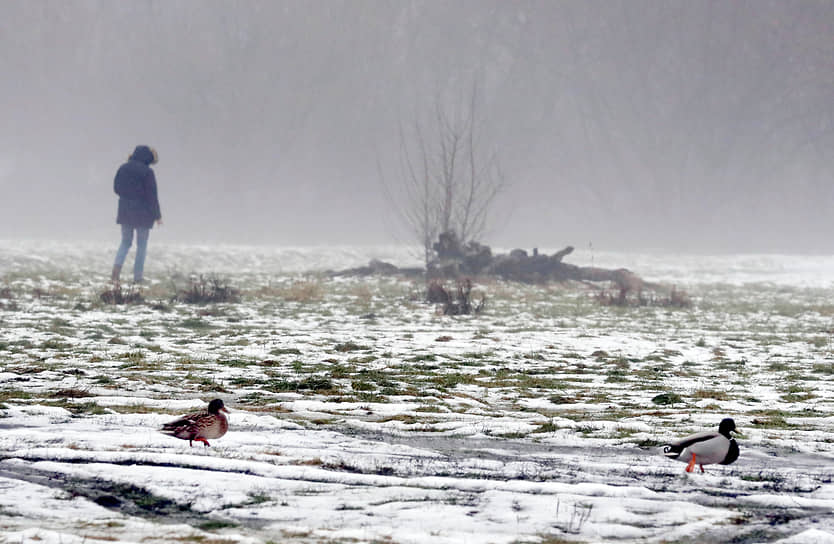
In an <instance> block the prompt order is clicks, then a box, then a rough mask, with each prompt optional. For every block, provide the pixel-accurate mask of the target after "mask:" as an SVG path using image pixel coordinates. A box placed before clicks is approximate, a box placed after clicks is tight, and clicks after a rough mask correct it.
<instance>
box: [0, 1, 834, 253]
mask: <svg viewBox="0 0 834 544" xmlns="http://www.w3.org/2000/svg"><path fill="white" fill-rule="evenodd" d="M0 12H1V13H0V15H2V16H1V17H0V73H2V74H3V76H2V81H3V82H2V84H0V107H2V123H0V238H15V237H41V238H42V237H55V238H72V237H77V238H85V239H101V240H102V243H104V244H113V245H114V247H115V244H116V238H117V237H118V231H117V228H116V225H115V214H116V197H115V195H114V194H113V192H112V181H113V174H114V173H115V171H116V169H117V168H118V166H119V164H120V163H121V162H123V161H124V159H125V158H126V157H127V155H128V154H129V153H130V152H131V151H132V149H133V147H134V146H135V145H136V144H140V143H141V144H147V145H150V146H152V147H155V148H156V149H157V150H158V152H159V157H160V162H159V164H158V165H156V167H155V170H156V173H157V179H158V182H159V192H160V200H161V205H162V212H163V218H164V220H165V225H164V226H163V227H162V228H161V229H159V230H157V229H155V230H154V233H153V234H152V243H153V240H164V241H170V242H177V241H183V242H193V241H207V242H233V243H236V242H241V243H259V244H261V243H265V244H270V243H271V244H281V245H287V244H290V245H292V244H310V243H316V244H327V243H340V244H341V243H361V244H378V243H383V244H384V243H397V242H411V240H409V239H408V235H407V233H406V231H405V229H402V228H400V227H401V225H400V224H398V221H397V217H396V215H395V214H393V213H390V210H391V208H392V204H391V202H390V201H388V200H387V199H386V197H385V191H384V190H383V181H385V182H386V183H388V184H390V185H396V183H397V176H398V175H399V174H398V172H399V171H398V169H397V167H396V165H397V163H398V154H400V153H401V151H402V149H401V147H400V145H399V131H400V127H402V126H404V125H405V126H409V125H413V124H414V123H416V122H417V121H418V120H420V119H424V118H425V116H426V115H431V112H432V111H433V108H435V106H436V105H437V104H438V103H442V104H443V107H444V108H449V109H451V110H454V108H455V107H456V105H457V104H458V103H460V102H461V101H463V102H465V101H466V97H467V95H468V93H470V92H471V90H472V89H473V87H477V88H478V90H479V91H478V117H479V120H480V124H479V136H480V139H479V142H480V143H479V145H481V146H483V148H484V150H485V151H487V150H489V151H490V152H492V151H494V152H495V153H496V156H497V157H498V158H499V160H500V163H501V171H502V172H503V174H504V176H505V180H506V190H505V191H504V192H503V193H502V194H501V195H500V196H499V198H498V199H497V200H496V201H495V208H494V213H493V214H492V217H493V219H492V220H491V221H490V230H489V231H488V232H487V234H486V235H485V239H484V240H482V241H483V242H485V243H487V244H490V245H494V246H501V247H528V248H529V247H533V246H538V247H561V246H564V245H568V244H572V245H575V246H581V247H586V246H587V245H588V244H593V245H594V247H598V248H604V249H652V248H658V249H671V250H681V251H687V250H688V251H781V252H785V251H802V252H819V253H830V252H831V251H832V250H834V236H832V233H834V224H832V223H834V219H832V216H834V214H832V211H834V2H831V1H785V0H783V1H776V2H770V1H767V0H754V1H750V2H744V1H740V0H734V1H732V2H727V1H724V0H720V1H715V2H711V1H694V0H684V1H680V2H678V1H674V2H672V1H668V2H667V1H659V0H658V1H647V2H643V1H637V0H626V1H614V0H606V1H579V0H577V1H570V2H558V1H554V0H545V1H541V2H537V1H530V2H513V1H509V0H495V1H488V0H477V1H427V2H424V1H417V0H413V1H405V0H394V1H385V2H383V1H363V0H349V1H344V2H342V1H335V0H324V1H315V2H310V1H306V0H303V1H302V0H300V1H293V2H283V1H279V0H268V1H264V2H258V1H254V0H246V1H240V2H233V1H205V0H199V1H197V0H195V1H176V0H160V1H148V0H145V1H124V2H122V1H115V2H114V1H111V0H89V1H79V0H58V1H41V0H0Z"/></svg>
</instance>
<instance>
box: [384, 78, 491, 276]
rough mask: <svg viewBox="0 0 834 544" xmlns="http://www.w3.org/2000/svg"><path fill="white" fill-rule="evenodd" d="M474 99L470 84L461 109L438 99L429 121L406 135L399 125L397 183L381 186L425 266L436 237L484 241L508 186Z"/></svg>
mask: <svg viewBox="0 0 834 544" xmlns="http://www.w3.org/2000/svg"><path fill="white" fill-rule="evenodd" d="M478 100H479V96H478V86H477V85H473V86H472V90H471V93H470V95H469V96H468V98H467V101H466V105H465V107H460V108H449V107H448V106H447V105H445V103H444V102H443V100H442V99H441V97H439V96H438V97H437V98H436V99H435V105H434V114H433V116H432V117H431V118H430V121H428V122H425V123H423V122H420V121H419V120H415V122H414V124H413V126H412V127H411V129H410V130H406V128H405V126H403V124H402V123H401V124H400V129H399V175H398V177H397V184H396V185H395V186H393V187H392V186H391V185H390V184H387V183H384V185H385V188H386V194H387V196H388V199H389V200H390V201H391V202H392V205H393V207H394V209H395V211H396V213H397V215H398V218H399V219H400V220H401V221H402V222H403V223H404V224H405V225H406V227H407V228H408V230H409V231H410V233H411V234H412V235H413V236H414V237H415V238H416V239H417V240H419V243H420V244H421V246H422V248H423V257H424V259H425V262H426V264H428V263H429V261H430V260H431V257H432V244H433V243H434V241H436V240H437V237H438V235H439V234H440V233H444V232H445V233H453V234H454V236H455V237H456V238H457V239H458V240H460V241H462V242H465V241H468V240H474V239H476V238H478V237H480V236H482V235H483V234H484V232H485V230H486V228H487V226H488V224H489V220H490V211H491V207H492V204H493V203H494V201H495V198H496V197H497V196H498V194H499V193H500V192H501V191H502V190H503V189H504V188H505V186H506V183H505V178H504V174H503V172H502V170H501V166H500V162H499V160H498V154H497V152H496V151H495V150H494V149H490V148H489V145H488V143H487V140H486V139H485V138H484V136H483V134H482V133H483V132H484V122H483V120H482V119H480V118H479V116H478V108H479V101H478ZM380 172H381V168H380ZM383 181H385V180H384V177H383Z"/></svg>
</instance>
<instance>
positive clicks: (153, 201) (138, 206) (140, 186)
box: [111, 145, 162, 283]
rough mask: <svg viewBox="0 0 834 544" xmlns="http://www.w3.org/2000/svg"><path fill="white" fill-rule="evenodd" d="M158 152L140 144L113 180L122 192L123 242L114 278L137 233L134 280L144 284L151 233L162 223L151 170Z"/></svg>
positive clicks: (115, 279)
mask: <svg viewBox="0 0 834 544" xmlns="http://www.w3.org/2000/svg"><path fill="white" fill-rule="evenodd" d="M156 162H157V154H156V151H155V150H153V149H152V148H150V147H148V146H146V145H137V146H136V149H134V150H133V154H132V155H131V156H130V157H128V159H127V162H126V163H124V164H123V165H121V166H120V167H119V170H118V171H117V172H116V177H115V178H114V180H113V190H114V191H115V192H116V194H117V195H119V210H118V213H117V215H116V223H117V224H119V225H121V226H122V243H121V245H120V246H119V250H118V251H117V252H116V260H115V262H114V263H113V275H112V277H111V279H112V281H113V282H115V283H118V282H119V277H120V275H121V272H122V265H123V264H124V262H125V258H126V257H127V252H128V251H129V250H130V246H131V245H132V244H133V233H134V231H135V232H136V256H135V258H134V261H133V281H134V282H135V283H141V282H142V281H143V279H144V278H143V274H144V270H145V255H146V254H147V249H148V236H149V235H150V232H151V229H152V228H153V224H154V222H156V224H157V225H162V212H160V210H159V197H158V196H157V190H156V176H155V175H154V173H153V170H152V169H151V166H150V165H152V164H156Z"/></svg>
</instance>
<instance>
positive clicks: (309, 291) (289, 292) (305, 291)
mask: <svg viewBox="0 0 834 544" xmlns="http://www.w3.org/2000/svg"><path fill="white" fill-rule="evenodd" d="M323 291H324V290H323V289H322V286H321V284H320V283H319V282H317V281H307V280H304V281H297V282H293V283H292V284H290V285H289V286H287V287H285V288H284V289H280V290H279V296H281V297H282V298H283V299H284V300H287V301H289V302H315V301H318V300H321V299H322V296H323Z"/></svg>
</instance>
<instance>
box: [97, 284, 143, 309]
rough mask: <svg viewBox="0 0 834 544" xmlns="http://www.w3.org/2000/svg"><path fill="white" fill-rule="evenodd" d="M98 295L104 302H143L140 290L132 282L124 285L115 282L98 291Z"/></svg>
mask: <svg viewBox="0 0 834 544" xmlns="http://www.w3.org/2000/svg"><path fill="white" fill-rule="evenodd" d="M98 297H99V299H100V300H101V301H102V302H103V303H105V304H141V303H143V302H145V299H144V298H142V293H141V291H140V290H139V289H138V288H137V287H136V285H134V284H129V285H127V286H126V287H125V286H124V285H122V284H121V283H116V284H114V285H112V286H111V287H108V288H107V289H105V290H104V291H102V292H101V293H99V295H98Z"/></svg>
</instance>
